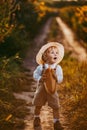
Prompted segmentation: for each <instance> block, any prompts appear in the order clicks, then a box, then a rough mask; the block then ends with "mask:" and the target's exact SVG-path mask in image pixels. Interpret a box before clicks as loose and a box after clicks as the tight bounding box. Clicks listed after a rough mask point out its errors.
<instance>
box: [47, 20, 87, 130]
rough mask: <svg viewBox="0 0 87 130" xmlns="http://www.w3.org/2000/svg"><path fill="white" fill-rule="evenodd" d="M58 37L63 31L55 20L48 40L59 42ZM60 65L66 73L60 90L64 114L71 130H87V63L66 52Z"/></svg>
mask: <svg viewBox="0 0 87 130" xmlns="http://www.w3.org/2000/svg"><path fill="white" fill-rule="evenodd" d="M57 29H58V31H57ZM54 34H55V35H54ZM58 35H61V31H60V29H59V27H58V25H57V24H56V21H55V20H53V22H52V25H51V30H50V33H49V35H48V39H47V40H48V41H49V40H50V41H51V40H52V41H53V40H54V41H58ZM60 65H61V66H62V68H63V73H64V81H63V83H62V84H61V85H60V87H59V89H58V91H59V96H60V103H61V105H62V107H63V111H62V113H63V114H64V116H65V117H66V120H67V121H68V122H69V124H70V125H69V128H70V129H71V130H86V128H87V123H86V121H87V115H86V113H87V105H86V104H87V97H86V95H87V69H86V66H87V62H79V61H78V60H76V59H75V58H71V57H70V54H69V53H68V54H67V53H66V52H65V57H64V59H63V61H62V62H61V63H60ZM61 99H62V100H61Z"/></svg>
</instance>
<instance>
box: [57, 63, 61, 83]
mask: <svg viewBox="0 0 87 130" xmlns="http://www.w3.org/2000/svg"><path fill="white" fill-rule="evenodd" d="M56 76H57V82H58V83H61V82H62V81H63V71H62V68H61V66H60V65H58V66H57V68H56Z"/></svg>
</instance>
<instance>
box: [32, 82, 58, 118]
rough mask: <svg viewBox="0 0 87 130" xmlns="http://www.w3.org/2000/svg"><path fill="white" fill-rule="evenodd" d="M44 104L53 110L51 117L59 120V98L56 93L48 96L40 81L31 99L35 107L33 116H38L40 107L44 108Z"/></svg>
mask: <svg viewBox="0 0 87 130" xmlns="http://www.w3.org/2000/svg"><path fill="white" fill-rule="evenodd" d="M46 102H47V103H48V106H50V107H51V108H52V109H53V117H54V118H59V98H58V93H57V91H55V93H53V94H49V93H48V92H47V91H46V89H45V86H44V84H43V82H41V81H40V82H39V83H38V86H37V90H36V92H35V95H34V99H33V105H35V113H34V114H35V115H39V114H40V110H41V107H42V106H44V105H45V103H46Z"/></svg>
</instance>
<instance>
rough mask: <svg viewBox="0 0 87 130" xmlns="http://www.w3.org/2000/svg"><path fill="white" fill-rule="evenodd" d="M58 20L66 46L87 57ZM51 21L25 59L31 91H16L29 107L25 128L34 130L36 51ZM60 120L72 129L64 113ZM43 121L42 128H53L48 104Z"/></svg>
mask: <svg viewBox="0 0 87 130" xmlns="http://www.w3.org/2000/svg"><path fill="white" fill-rule="evenodd" d="M56 20H57V22H58V24H59V26H60V28H61V30H62V32H63V34H64V40H65V42H64V45H65V48H66V49H69V50H70V51H72V52H74V53H72V54H73V55H74V56H75V57H79V59H80V60H82V59H85V58H86V57H87V54H86V52H85V50H84V49H83V48H82V47H81V46H80V45H79V44H78V43H77V41H75V39H74V35H73V34H72V32H71V30H69V29H68V28H67V26H66V25H65V24H64V23H63V22H62V21H61V19H60V18H57V19H56ZM51 21H52V19H49V20H48V21H47V22H46V24H45V25H44V27H43V28H42V30H41V32H40V34H38V36H37V37H36V38H35V39H34V43H33V46H32V47H31V49H29V51H28V53H27V56H26V58H25V60H24V67H25V68H26V69H27V70H29V71H28V72H25V73H26V75H27V79H28V80H29V81H28V82H30V80H31V85H30V86H27V88H28V87H29V90H30V91H29V92H21V93H14V95H15V97H16V98H17V99H23V100H25V101H26V107H27V108H28V109H29V114H28V115H27V116H26V117H25V119H24V122H25V124H26V126H25V129H24V130H34V128H33V116H34V115H33V113H34V106H32V99H33V96H34V92H35V90H36V82H35V81H34V80H33V78H32V73H33V70H34V69H35V67H36V65H37V64H36V62H35V56H36V53H37V52H38V50H39V48H40V47H41V46H42V45H43V44H44V43H45V40H46V37H47V34H48V33H49V31H50V24H51ZM69 38H70V39H69ZM65 43H66V44H65ZM73 43H74V44H73ZM69 50H68V51H69ZM79 51H80V53H79ZM31 57H32V58H31ZM62 109H63V108H62ZM60 111H61V110H60ZM60 121H61V123H62V125H63V126H64V130H70V129H69V128H68V127H67V126H68V125H67V123H66V121H65V118H64V115H63V114H61V113H60ZM41 122H42V130H53V117H52V110H51V108H50V107H48V106H47V105H46V106H44V107H43V108H42V111H41ZM38 130H41V129H38Z"/></svg>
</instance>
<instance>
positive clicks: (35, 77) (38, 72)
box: [33, 65, 42, 81]
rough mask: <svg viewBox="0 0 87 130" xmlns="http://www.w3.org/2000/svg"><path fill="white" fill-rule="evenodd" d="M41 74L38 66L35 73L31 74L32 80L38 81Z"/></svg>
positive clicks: (40, 68)
mask: <svg viewBox="0 0 87 130" xmlns="http://www.w3.org/2000/svg"><path fill="white" fill-rule="evenodd" d="M41 74H42V66H41V65H39V66H38V67H37V68H36V69H35V71H34V72H33V78H34V79H35V80H36V81H39V80H40V79H41Z"/></svg>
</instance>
